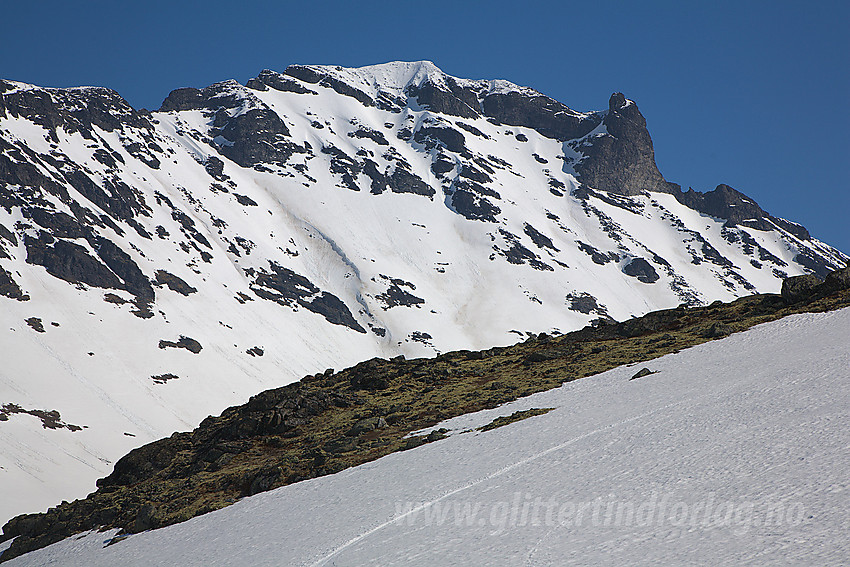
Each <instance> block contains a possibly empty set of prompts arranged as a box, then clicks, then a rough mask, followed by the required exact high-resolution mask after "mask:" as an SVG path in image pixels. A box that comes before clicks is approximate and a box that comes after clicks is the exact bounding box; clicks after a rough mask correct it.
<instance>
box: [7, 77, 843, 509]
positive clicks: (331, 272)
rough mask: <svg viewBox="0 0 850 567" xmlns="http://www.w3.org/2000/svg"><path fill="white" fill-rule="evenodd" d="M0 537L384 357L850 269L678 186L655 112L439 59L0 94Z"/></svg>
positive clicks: (727, 202)
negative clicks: (313, 378) (557, 92)
mask: <svg viewBox="0 0 850 567" xmlns="http://www.w3.org/2000/svg"><path fill="white" fill-rule="evenodd" d="M0 183H2V188H0V303H2V307H3V309H2V310H0V317H2V322H3V326H2V330H0V345H2V352H3V364H2V367H0V378H2V380H0V384H2V386H0V486H3V487H8V488H6V489H5V490H4V491H3V494H2V496H3V498H2V499H0V501H1V502H2V504H0V516H2V517H3V519H5V518H8V517H11V516H12V515H14V514H16V513H20V512H30V511H36V510H38V509H40V508H43V507H46V506H48V505H51V504H54V503H55V502H57V501H59V500H62V499H63V498H65V499H67V498H72V497H78V496H82V495H84V494H85V493H86V492H88V491H90V490H91V489H92V488H93V487H94V480H95V479H96V478H98V477H101V476H104V475H105V474H107V473H108V472H109V471H110V470H111V468H112V465H113V464H114V462H115V460H116V459H117V458H118V457H120V456H121V455H123V454H124V453H126V452H127V451H128V450H130V449H132V448H134V447H137V446H139V445H142V444H144V443H146V442H149V441H152V440H154V439H156V438H159V437H162V436H165V435H169V434H170V433H171V432H172V431H175V430H186V429H191V428H193V427H195V426H196V425H197V424H198V423H199V422H200V421H201V420H202V419H203V418H204V417H206V416H207V415H208V414H210V413H218V412H220V411H221V410H222V409H223V408H224V407H226V406H227V405H229V404H232V403H235V402H241V401H244V400H245V399H247V398H248V397H249V396H250V395H252V394H255V393H256V392H258V391H260V390H263V389H265V388H268V387H272V386H279V385H281V384H285V383H288V382H292V381H294V380H296V379H298V378H300V377H301V376H304V375H307V374H314V373H316V372H319V371H323V370H324V369H325V368H327V367H336V368H338V367H341V366H348V365H351V364H353V363H355V362H357V361H359V360H363V359H366V358H370V357H375V356H378V357H384V358H390V357H394V356H396V355H399V354H404V355H406V356H408V357H412V356H429V355H434V354H437V353H442V352H446V351H448V350H453V349H471V348H485V347H490V346H493V345H506V344H509V343H512V342H516V341H517V340H518V339H520V338H524V337H527V336H529V335H530V334H535V333H539V332H548V333H555V334H557V333H562V332H567V331H570V330H573V329H577V328H581V327H583V326H584V325H586V324H587V323H589V322H592V321H594V320H598V319H610V318H614V319H620V320H622V319H627V318H629V317H632V316H635V315H640V314H643V313H646V312H648V311H651V310H655V309H661V308H669V307H673V306H676V305H678V304H681V303H686V304H689V305H697V304H705V303H710V302H712V301H714V300H717V299H724V300H727V299H732V298H735V297H739V296H742V295H747V294H750V293H755V292H777V291H778V290H779V287H780V285H781V281H782V279H783V278H785V277H786V276H790V275H798V274H804V273H811V274H816V275H820V276H822V275H824V274H825V273H827V272H828V271H829V270H831V269H836V268H839V267H841V266H842V265H843V264H844V262H846V261H847V259H848V258H847V256H845V255H843V254H842V253H841V252H839V251H837V250H835V249H833V248H831V247H829V246H827V245H825V244H823V243H821V242H819V241H817V240H815V239H813V238H811V237H810V235H809V233H808V232H807V231H806V229H805V228H803V227H801V226H800V225H797V224H794V223H792V222H789V221H786V220H783V219H779V218H776V217H773V216H771V215H769V214H768V213H766V212H765V211H763V210H762V209H761V208H760V207H759V206H758V205H757V204H756V203H755V202H753V201H752V200H751V199H748V198H747V197H746V196H745V195H743V194H741V193H739V192H738V191H736V190H734V189H732V188H731V187H728V186H726V185H720V186H718V187H717V189H715V190H714V191H710V192H707V193H699V192H695V191H693V190H689V191H687V192H683V191H681V190H680V187H679V186H678V185H676V184H674V183H670V182H667V181H666V180H665V179H664V177H663V176H662V175H661V173H660V172H659V171H658V168H657V167H656V165H655V158H654V150H653V147H652V140H651V138H650V136H649V133H648V130H647V128H646V122H645V120H644V118H643V116H642V115H641V113H640V111H639V110H638V107H637V105H636V104H635V103H634V102H633V101H630V100H628V99H626V98H625V97H624V96H623V95H622V94H619V93H616V94H614V95H613V96H612V97H611V99H610V101H609V103H608V108H607V109H606V110H602V111H596V112H577V111H574V110H572V109H570V108H569V107H567V106H565V105H564V104H562V103H560V102H558V101H555V100H553V99H551V98H549V97H546V96H545V95H542V94H540V93H538V92H536V91H534V90H532V89H529V88H525V87H520V86H517V85H514V84H512V83H509V82H507V81H502V80H495V81H486V80H481V81H471V80H464V79H458V78H454V77H450V76H448V75H446V74H444V73H442V72H441V71H440V70H439V69H437V68H436V67H435V66H434V65H433V64H431V63H428V62H418V63H388V64H385V65H376V66H372V67H364V68H359V69H344V68H340V67H327V66H300V65H296V66H291V67H289V68H287V69H286V70H285V71H284V72H283V73H277V72H273V71H263V72H262V73H260V74H259V76H258V77H257V78H255V79H252V80H250V81H248V82H247V84H246V85H244V86H243V85H241V84H239V83H237V82H235V81H225V82H223V83H217V84H215V85H212V86H209V87H206V88H204V89H193V88H183V89H178V90H175V91H174V92H172V93H171V94H170V95H169V96H168V97H167V98H166V100H165V101H164V102H163V104H162V107H161V108H160V109H159V110H158V111H156V112H148V111H145V110H136V109H134V108H132V107H131V106H130V105H128V104H127V103H126V101H124V100H123V99H122V98H121V97H120V96H119V95H118V94H117V93H115V92H114V91H111V90H109V89H105V88H74V89H46V88H39V87H34V86H31V85H25V84H22V83H17V82H13V81H0Z"/></svg>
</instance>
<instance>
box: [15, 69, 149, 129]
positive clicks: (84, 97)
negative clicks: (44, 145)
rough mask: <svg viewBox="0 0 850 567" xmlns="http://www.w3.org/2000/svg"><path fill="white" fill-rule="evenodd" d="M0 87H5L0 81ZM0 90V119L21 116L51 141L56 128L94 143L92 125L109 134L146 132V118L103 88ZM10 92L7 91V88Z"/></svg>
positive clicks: (146, 116) (116, 95) (147, 122)
mask: <svg viewBox="0 0 850 567" xmlns="http://www.w3.org/2000/svg"><path fill="white" fill-rule="evenodd" d="M0 84H2V85H5V84H6V83H3V82H2V81H0ZM6 90H7V89H0V93H2V96H0V116H5V115H9V116H12V117H23V118H26V119H28V120H32V121H34V122H35V123H36V124H40V125H41V126H44V127H45V128H47V129H48V130H50V132H51V136H52V138H53V141H58V139H57V138H56V129H57V128H58V127H60V126H61V127H62V129H63V130H65V131H66V132H68V133H69V134H70V133H75V132H79V133H80V134H81V135H82V136H83V137H84V138H86V139H89V140H94V139H95V138H94V133H93V130H92V127H93V126H97V127H98V128H100V129H102V130H105V131H107V132H113V131H115V130H120V129H122V128H124V127H126V126H131V127H133V128H140V129H150V128H152V125H151V123H150V121H149V120H148V115H146V114H145V113H143V112H141V111H138V110H135V109H134V108H133V107H132V106H130V105H129V104H128V103H127V101H126V100H124V99H123V98H122V97H121V96H120V95H119V94H118V93H117V92H115V91H113V90H112V89H107V88H103V87H86V88H76V89H23V90H17V91H12V92H4V91H6ZM8 90H11V89H8Z"/></svg>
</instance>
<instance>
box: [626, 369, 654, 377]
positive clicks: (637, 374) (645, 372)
mask: <svg viewBox="0 0 850 567" xmlns="http://www.w3.org/2000/svg"><path fill="white" fill-rule="evenodd" d="M650 374H655V372H653V371H652V370H650V369H649V368H646V367H643V368H641V369H640V370H638V371H637V372H635V375H634V376H632V377H631V378H629V380H634V379H636V378H643V377H644V376H649V375H650Z"/></svg>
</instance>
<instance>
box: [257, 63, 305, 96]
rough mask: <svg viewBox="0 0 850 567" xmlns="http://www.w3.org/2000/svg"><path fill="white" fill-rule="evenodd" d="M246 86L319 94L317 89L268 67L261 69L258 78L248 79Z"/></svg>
mask: <svg viewBox="0 0 850 567" xmlns="http://www.w3.org/2000/svg"><path fill="white" fill-rule="evenodd" d="M246 86H247V87H249V88H252V89H256V90H262V91H264V90H268V88H269V87H271V88H273V89H274V90H276V91H281V92H289V93H297V94H312V95H314V94H318V93H316V91H313V90H310V89H308V88H307V87H305V86H304V85H302V84H301V83H299V82H298V81H294V80H292V79H290V78H289V77H287V76H286V75H282V74H280V73H275V72H274V71H270V70H268V69H264V70H263V71H261V72H260V74H259V76H257V78H256V79H251V80H250V81H248V83H247V84H246Z"/></svg>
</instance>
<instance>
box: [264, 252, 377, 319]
mask: <svg viewBox="0 0 850 567" xmlns="http://www.w3.org/2000/svg"><path fill="white" fill-rule="evenodd" d="M269 266H270V268H271V270H270V271H269V272H266V271H262V272H259V273H256V274H255V280H254V283H253V284H251V291H253V292H254V293H255V294H257V296H258V297H261V298H262V299H268V300H270V301H275V302H277V303H279V304H281V305H286V306H287V307H294V306H295V305H300V306H302V307H304V308H305V309H308V310H309V311H312V312H313V313H318V314H319V315H322V316H323V317H324V318H325V319H327V320H328V322H329V323H333V324H334V325H343V326H345V327H348V328H350V329H353V330H355V331H357V332H358V333H365V332H366V329H364V328H363V327H362V326H361V325H360V323H358V322H357V320H356V319H355V318H354V316H353V315H352V314H351V311H350V310H349V309H348V307H347V306H346V305H345V303H343V302H342V300H341V299H340V298H338V297H337V296H335V295H333V294H332V293H329V292H327V291H321V290H320V289H319V288H317V287H316V286H315V285H313V283H312V282H311V281H310V280H308V279H307V278H305V277H304V276H302V275H300V274H296V273H295V272H293V271H292V270H290V269H289V268H284V267H283V266H280V265H278V264H276V263H275V262H271V261H270V262H269Z"/></svg>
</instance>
